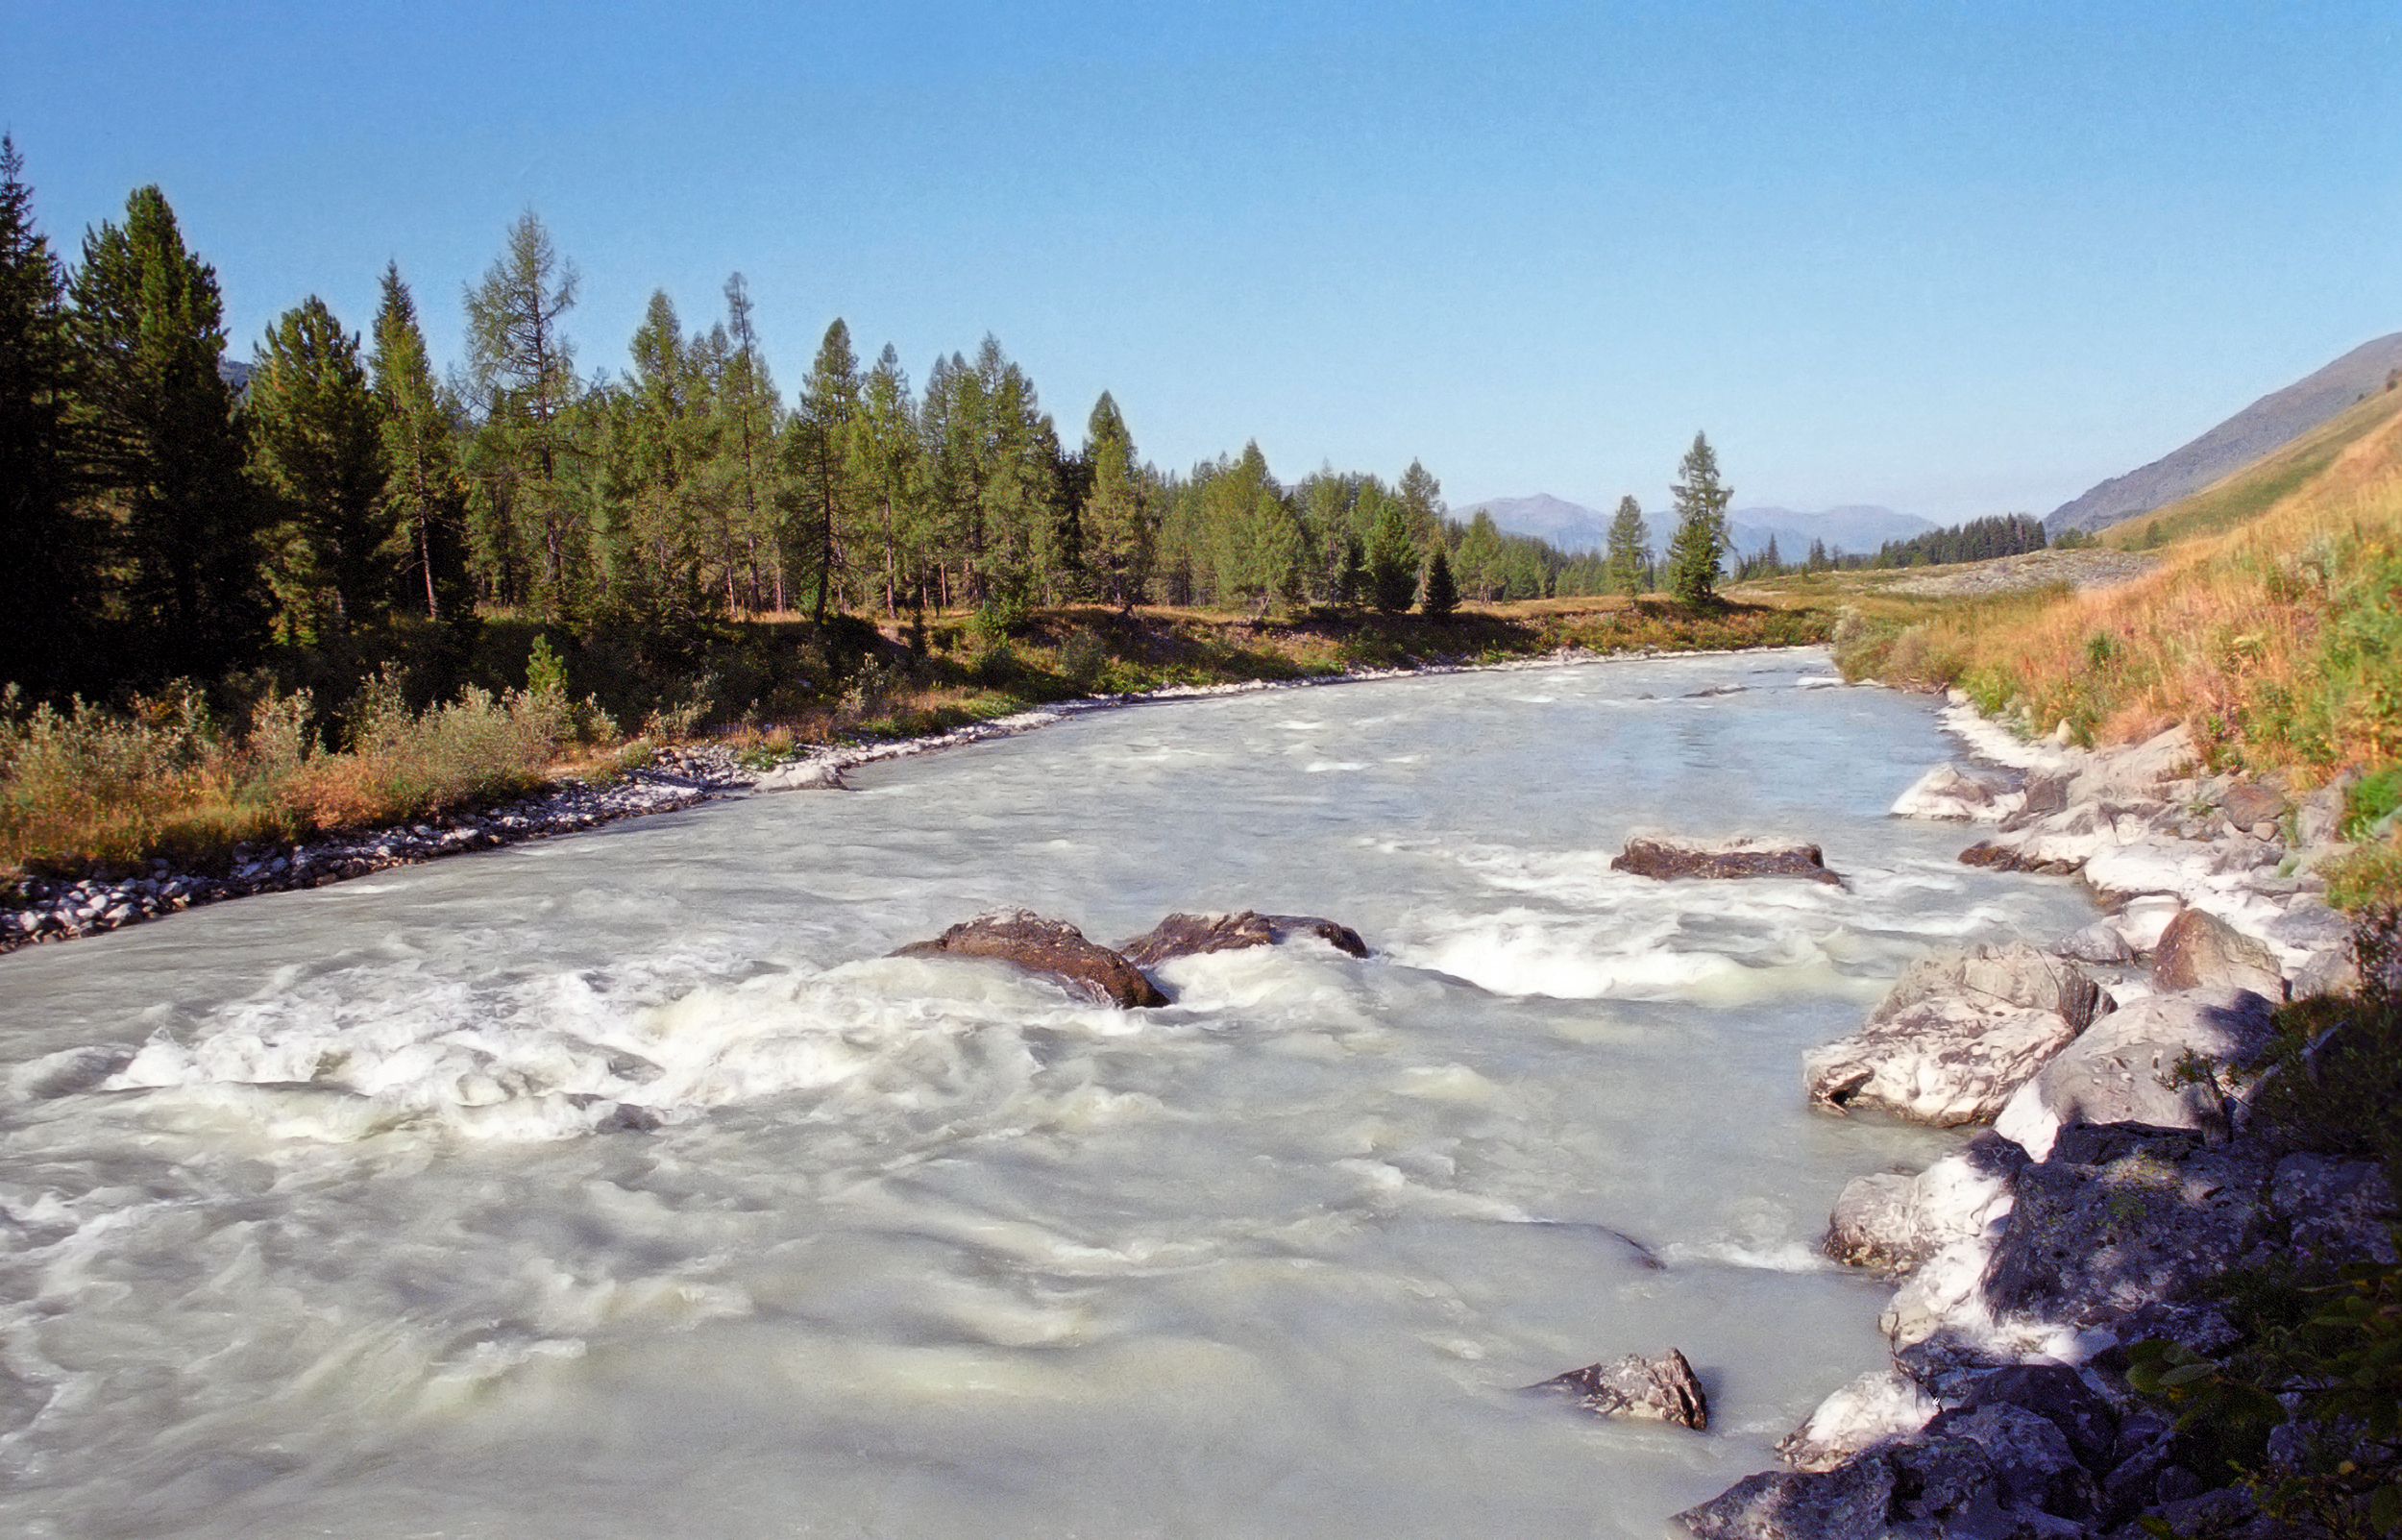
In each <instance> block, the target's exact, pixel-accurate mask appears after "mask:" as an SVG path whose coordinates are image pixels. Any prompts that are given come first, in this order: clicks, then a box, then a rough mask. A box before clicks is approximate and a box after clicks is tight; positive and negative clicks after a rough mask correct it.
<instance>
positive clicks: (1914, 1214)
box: [1826, 1134, 2025, 1276]
mask: <svg viewBox="0 0 2402 1540" xmlns="http://www.w3.org/2000/svg"><path fill="white" fill-rule="evenodd" d="M2024 1163H2025V1156H2024V1154H2023V1153H2022V1151H2021V1150H2020V1149H2019V1148H2018V1146H2016V1145H2014V1144H2012V1143H2010V1142H2009V1141H2008V1140H2007V1139H2003V1138H1999V1137H1997V1136H1995V1135H1993V1134H1979V1135H1978V1136H1977V1137H1975V1138H1973V1139H1972V1140H1970V1141H1969V1143H1968V1144H1967V1146H1965V1147H1964V1148H1962V1149H1959V1150H1956V1151H1954V1152H1953V1153H1952V1154H1949V1155H1947V1156H1945V1157H1944V1158H1943V1159H1942V1160H1940V1161H1936V1162H1935V1163H1934V1164H1933V1165H1930V1166H1928V1167H1927V1168H1926V1169H1925V1170H1924V1171H1922V1172H1920V1173H1919V1174H1918V1175H1916V1176H1897V1175H1894V1174H1891V1173H1887V1172H1877V1173H1874V1174H1872V1175H1869V1176H1863V1177H1854V1178H1853V1179H1852V1180H1851V1182H1850V1183H1848V1184H1847V1185H1846V1186H1844V1189H1843V1192H1842V1195H1841V1196H1839V1197H1837V1198H1836V1199H1835V1208H1834V1211H1833V1212H1832V1213H1831V1214H1829V1215H1828V1216H1827V1224H1826V1255H1827V1256H1829V1257H1832V1258H1833V1259H1835V1260H1837V1261H1839V1262H1842V1263H1844V1264H1845V1265H1847V1266H1851V1267H1864V1268H1868V1269H1870V1270H1872V1271H1875V1272H1882V1273H1890V1274H1894V1275H1897V1276H1898V1275H1900V1274H1903V1273H1907V1272H1910V1271H1912V1270H1913V1269H1915V1268H1918V1267H1920V1266H1922V1265H1924V1263H1925V1262H1926V1261H1928V1260H1929V1259H1932V1258H1933V1257H1934V1256H1935V1255H1936V1254H1937V1253H1938V1252H1940V1251H1942V1250H1943V1249H1944V1248H1945V1247H1947V1246H1950V1245H1952V1244H1954V1243H1956V1242H1959V1241H1963V1240H1973V1239H1975V1238H1976V1237H1978V1236H1981V1235H1983V1234H1986V1232H1987V1231H1988V1229H1989V1228H1990V1227H1991V1226H1993V1225H1994V1224H1995V1223H1996V1222H1997V1221H1998V1220H1999V1219H2000V1218H2001V1217H2002V1216H2003V1215H2004V1214H2007V1213H2008V1212H2009V1211H2010V1178H2011V1175H2012V1174H2013V1173H2014V1172H2015V1171H2016V1170H2017V1169H2018V1168H2019V1167H2020V1166H2021V1165H2023V1164H2024Z"/></svg>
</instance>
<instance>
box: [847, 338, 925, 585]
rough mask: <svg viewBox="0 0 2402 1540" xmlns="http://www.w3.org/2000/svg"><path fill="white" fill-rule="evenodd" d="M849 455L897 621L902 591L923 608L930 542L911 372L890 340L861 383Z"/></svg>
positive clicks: (855, 482) (852, 480) (852, 424)
mask: <svg viewBox="0 0 2402 1540" xmlns="http://www.w3.org/2000/svg"><path fill="white" fill-rule="evenodd" d="M849 454H850V467H849V469H850V479H851V484H852V485H853V486H854V487H855V488H857V489H858V492H859V494H860V496H861V497H862V498H863V499H864V500H865V501H866V502H867V504H868V506H869V508H870V522H871V525H872V527H873V534H874V539H875V542H876V544H877V546H878V547H879V548H880V549H879V550H878V555H879V557H880V559H881V563H882V566H883V569H884V572H883V578H882V586H883V589H884V614H885V617H886V618H887V619H898V618H899V615H900V596H901V593H902V592H903V590H907V591H908V592H909V593H910V594H911V595H912V596H913V597H912V599H911V607H912V608H913V609H922V608H924V605H925V586H924V584H923V583H922V582H920V581H918V580H917V577H918V574H919V566H920V563H921V560H922V554H923V551H924V548H925V547H926V545H927V544H928V543H929V542H928V540H927V538H926V537H927V533H928V532H927V531H926V530H925V529H924V527H923V521H922V520H921V519H920V518H919V498H918V495H917V494H918V490H919V440H918V420H917V410H916V407H915V406H914V404H913V403H912V402H911V401H910V396H909V375H908V372H907V371H906V370H904V369H903V368H902V367H901V361H900V354H899V353H898V352H897V351H896V350H895V348H894V347H893V345H892V344H891V343H889V342H888V343H886V344H885V345H884V351H883V352H882V353H881V354H877V356H876V360H875V366H874V367H873V368H871V369H870V370H869V371H868V377H867V379H865V380H863V381H862V382H861V383H860V387H859V415H858V416H857V417H855V418H853V419H852V422H851V433H850V440H849Z"/></svg>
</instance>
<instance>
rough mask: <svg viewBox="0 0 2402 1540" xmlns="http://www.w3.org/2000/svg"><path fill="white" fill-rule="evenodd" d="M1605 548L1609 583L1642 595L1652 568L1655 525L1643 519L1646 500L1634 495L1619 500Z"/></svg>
mask: <svg viewBox="0 0 2402 1540" xmlns="http://www.w3.org/2000/svg"><path fill="white" fill-rule="evenodd" d="M1606 551H1607V554H1606V556H1605V562H1606V564H1607V566H1608V569H1609V586H1610V587H1612V588H1614V589H1616V590H1617V591H1618V592H1619V593H1621V594H1624V595H1626V596H1627V597H1628V598H1629V599H1641V598H1642V597H1643V588H1644V582H1645V579H1647V578H1648V577H1650V576H1651V571H1652V526H1650V525H1649V524H1647V523H1645V522H1644V519H1643V504H1641V503H1640V502H1637V501H1634V499H1633V498H1631V497H1622V498H1620V499H1619V500H1618V512H1617V515H1616V516H1615V517H1614V518H1612V519H1611V520H1610V521H1609V537H1608V544H1607V547H1606Z"/></svg>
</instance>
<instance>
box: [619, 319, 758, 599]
mask: <svg viewBox="0 0 2402 1540" xmlns="http://www.w3.org/2000/svg"><path fill="white" fill-rule="evenodd" d="M628 351H629V353H630V354H631V355H632V358H633V364H634V368H633V372H632V373H631V374H630V375H628V376H627V377H626V379H625V386H624V390H623V397H624V400H623V409H622V412H621V414H620V417H619V421H620V423H621V424H622V428H621V431H620V434H619V439H620V442H619V445H618V453H617V455H616V459H617V462H618V463H617V472H618V475H619V477H622V479H623V483H624V486H625V495H626V499H627V504H628V505H627V508H626V512H625V519H624V522H623V526H622V533H621V534H620V536H619V538H620V540H622V541H623V542H625V543H626V544H628V545H630V548H631V549H630V550H628V551H626V552H625V554H624V555H622V556H620V557H619V560H620V561H623V562H625V563H627V564H628V565H629V567H630V569H631V570H630V571H629V572H627V573H626V574H625V575H626V577H627V578H628V579H629V581H627V582H626V583H625V588H626V589H627V590H628V591H626V592H623V593H621V594H620V595H619V596H618V597H619V600H620V601H621V602H625V603H630V604H631V605H632V607H633V608H634V609H636V610H637V611H648V612H650V613H651V614H653V615H657V616H660V617H661V618H666V617H671V616H672V617H674V618H676V619H678V620H681V619H685V618H689V617H691V616H693V615H695V614H698V613H699V611H701V610H702V609H703V608H705V607H707V606H708V605H709V604H710V602H711V599H710V595H711V594H712V593H713V592H714V591H715V590H716V586H717V585H716V584H715V583H714V582H712V581H711V580H710V579H711V577H712V575H713V574H709V573H707V572H705V571H704V565H705V558H706V556H707V554H708V548H709V546H710V545H711V544H712V542H711V541H710V539H709V534H710V532H711V531H710V529H709V527H708V525H709V519H708V514H709V511H710V510H709V501H708V499H707V497H706V496H705V493H706V490H707V489H706V487H705V486H704V485H703V482H702V479H701V468H702V467H703V466H704V465H705V464H706V463H707V461H708V458H709V446H708V443H707V437H708V428H709V426H710V424H709V418H708V408H709V391H708V388H707V380H706V379H705V374H706V370H705V363H706V350H705V348H700V347H694V346H690V345H688V344H687V343H686V340H685V337H684V328H683V322H682V320H681V319H680V318H679V317H678V316H677V315H676V313H675V305H674V301H672V300H670V299H669V298H668V296H667V291H666V290H664V289H656V290H653V291H652V292H651V295H650V304H649V305H648V306H645V307H644V310H643V320H642V325H641V326H640V327H638V328H636V329H635V330H634V337H633V341H632V343H631V344H630V346H629V349H628ZM726 599H727V608H728V609H729V610H730V609H731V608H732V607H733V601H732V598H731V596H730V593H729V594H728V595H727V596H726Z"/></svg>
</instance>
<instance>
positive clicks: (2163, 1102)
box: [1994, 910, 2275, 1161]
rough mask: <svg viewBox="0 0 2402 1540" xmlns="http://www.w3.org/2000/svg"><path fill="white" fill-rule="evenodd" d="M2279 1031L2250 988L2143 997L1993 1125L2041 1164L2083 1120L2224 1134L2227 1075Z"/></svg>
mask: <svg viewBox="0 0 2402 1540" xmlns="http://www.w3.org/2000/svg"><path fill="white" fill-rule="evenodd" d="M2187 913H2188V914H2191V913H2193V911H2191V910H2189V911H2187ZM2274 1032H2275V1028H2274V1026H2273V1024H2272V1022H2271V1019H2270V1014H2269V1006H2268V1002H2267V1000H2266V999H2264V998H2262V997H2261V996H2260V995H2258V994H2255V993H2253V992H2252V991H2250V990H2234V989H2219V990H2192V991H2189V992H2187V993H2183V994H2160V995H2154V996H2152V997H2151V998H2150V999H2147V1000H2138V1001H2136V1002H2135V1003H2134V1004H2132V1005H2129V1006H2127V1007H2125V1008H2124V1009H2122V1010H2119V1011H2114V1012H2112V1013H2111V1014H2109V1015H2106V1016H2104V1017H2102V1018H2101V1020H2099V1021H2097V1022H2096V1023H2095V1024H2094V1026H2093V1028H2092V1029H2091V1030H2090V1031H2088V1032H2086V1033H2085V1035H2084V1036H2082V1037H2080V1038H2078V1039H2076V1040H2075V1041H2074V1042H2072V1043H2071V1044H2069V1046H2067V1047H2066V1048H2063V1049H2061V1050H2060V1052H2059V1053H2058V1054H2056V1055H2054V1056H2053V1058H2052V1059H2051V1061H2050V1062H2049V1063H2047V1064H2045V1065H2044V1067H2043V1068H2041V1069H2039V1070H2037V1071H2036V1072H2035V1077H2034V1078H2033V1079H2032V1080H2029V1081H2028V1082H2027V1083H2026V1084H2025V1085H2023V1086H2022V1087H2020V1088H2019V1089H2018V1091H2017V1092H2016V1093H2015V1094H2014V1095H2012V1096H2011V1098H2010V1104H2009V1105H2008V1106H2007V1107H2004V1108H2003V1109H2002V1110H2001V1115H2000V1116H1999V1117H1998V1118H1996V1119H1995V1120H1994V1127H1995V1129H1996V1130H1997V1131H1998V1132H1999V1133H2000V1134H2001V1135H2002V1136H2003V1137H2006V1138H2011V1139H2015V1140H2017V1141H2018V1143H2019V1144H2020V1146H2021V1147H2022V1148H2023V1149H2024V1150H2025V1151H2026V1153H2027V1154H2029V1155H2031V1156H2033V1157H2034V1158H2035V1159H2037V1160H2039V1161H2041V1160H2043V1159H2045V1158H2046V1157H2047V1156H2048V1155H2049V1154H2050V1153H2051V1146H2052V1140H2053V1139H2054V1138H2055V1137H2057V1136H2058V1135H2059V1132H2060V1130H2062V1129H2063V1128H2069V1127H2073V1126H2074V1125H2076V1124H2080V1123H2143V1124H2145V1125H2147V1126H2149V1127H2153V1128H2174V1129H2188V1130H2191V1131H2193V1132H2194V1133H2197V1134H2200V1135H2202V1136H2203V1137H2206V1138H2209V1139H2212V1140H2214V1141H2215V1140H2219V1139H2223V1138H2224V1137H2226V1135H2227V1133H2228V1096H2227V1091H2228V1089H2229V1086H2228V1085H2227V1084H2226V1083H2225V1082H2223V1081H2222V1079H2221V1076H2222V1074H2223V1073H2224V1070H2225V1068H2226V1067H2227V1066H2237V1067H2242V1066H2245V1065H2248V1064H2250V1063H2252V1062H2253V1061H2255V1060H2256V1059H2258V1058H2259V1057H2260V1055H2261V1054H2262V1053H2263V1052H2264V1051H2265V1050H2266V1049H2267V1046H2268V1042H2269V1039H2270V1038H2271V1037H2272V1036H2273V1035H2274Z"/></svg>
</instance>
